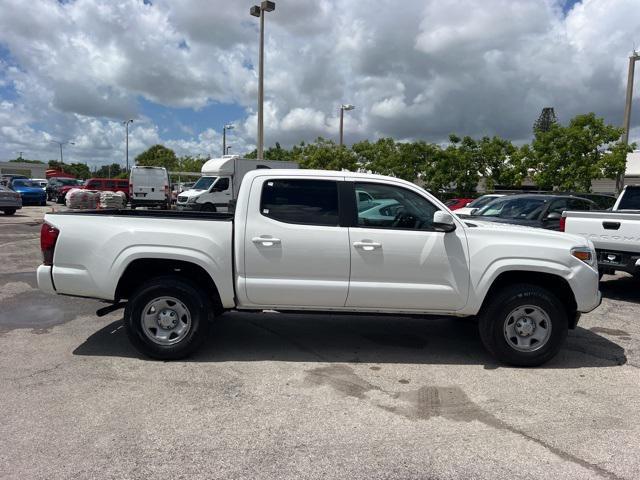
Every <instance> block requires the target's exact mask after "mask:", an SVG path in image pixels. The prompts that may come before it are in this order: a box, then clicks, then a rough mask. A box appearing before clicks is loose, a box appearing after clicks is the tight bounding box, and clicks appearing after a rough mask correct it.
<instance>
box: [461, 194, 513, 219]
mask: <svg viewBox="0 0 640 480" xmlns="http://www.w3.org/2000/svg"><path fill="white" fill-rule="evenodd" d="M500 197H504V194H502V193H489V194H487V195H482V196H481V197H478V198H476V199H475V200H473V201H472V202H470V203H468V204H467V205H466V206H465V207H462V208H458V209H456V215H473V214H474V213H475V212H477V211H478V210H479V209H481V208H482V207H484V206H485V205H487V204H488V203H489V202H492V201H493V200H495V199H496V198H500Z"/></svg>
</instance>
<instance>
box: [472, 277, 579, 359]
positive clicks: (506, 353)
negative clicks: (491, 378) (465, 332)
mask: <svg viewBox="0 0 640 480" xmlns="http://www.w3.org/2000/svg"><path fill="white" fill-rule="evenodd" d="M523 306H533V307H536V308H537V309H539V310H540V311H542V312H544V313H546V315H547V317H548V319H549V322H550V324H551V325H550V326H547V328H549V327H550V329H551V330H550V332H549V334H548V337H547V338H546V340H545V341H544V343H541V345H540V346H538V347H536V346H535V345H534V346H532V347H529V348H531V350H530V351H520V350H517V349H516V348H514V346H512V344H511V343H510V341H508V340H507V338H506V337H507V334H506V333H505V328H507V323H508V322H513V320H512V319H513V317H512V316H511V315H510V314H511V313H512V312H514V310H516V309H517V308H518V307H523ZM510 319H511V320H510ZM543 323H544V324H546V321H545V322H543ZM511 324H512V323H511ZM568 328H569V322H568V319H567V313H566V311H565V309H564V307H563V305H562V303H561V302H560V300H558V298H557V297H556V296H555V295H553V294H552V293H551V292H550V291H548V290H546V289H544V288H542V287H539V286H537V285H530V284H516V285H512V286H509V287H506V288H504V289H503V290H501V291H499V292H497V294H496V295H495V296H494V298H491V299H489V300H488V303H487V305H486V306H485V307H484V308H483V311H482V313H481V314H480V322H479V331H480V338H481V340H482V343H483V344H484V346H485V348H486V349H487V350H488V351H489V353H491V354H492V355H493V356H494V357H495V358H497V359H498V360H499V361H501V362H503V363H506V364H508V365H514V366H518V367H535V366H538V365H542V364H543V363H545V362H548V361H549V360H551V359H552V358H553V357H554V356H555V355H556V354H557V353H558V351H559V350H560V348H561V347H562V345H563V344H564V342H565V340H566V338H567V330H568Z"/></svg>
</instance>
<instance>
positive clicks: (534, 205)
mask: <svg viewBox="0 0 640 480" xmlns="http://www.w3.org/2000/svg"><path fill="white" fill-rule="evenodd" d="M545 203H546V202H545V200H544V199H542V198H534V197H525V198H502V199H498V200H494V201H493V202H491V203H489V204H488V205H486V206H484V207H483V208H481V209H480V211H479V212H478V213H476V215H478V216H483V217H498V218H511V219H524V220H533V219H535V218H537V217H538V215H540V212H542V210H543V209H544V206H545Z"/></svg>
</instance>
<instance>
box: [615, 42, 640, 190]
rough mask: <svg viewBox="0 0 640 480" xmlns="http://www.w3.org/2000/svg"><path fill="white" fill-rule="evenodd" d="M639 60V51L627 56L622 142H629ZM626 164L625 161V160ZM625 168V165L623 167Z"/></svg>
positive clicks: (620, 181) (619, 185)
mask: <svg viewBox="0 0 640 480" xmlns="http://www.w3.org/2000/svg"><path fill="white" fill-rule="evenodd" d="M638 60H640V53H638V52H636V51H635V50H634V51H633V54H632V55H631V56H630V57H629V73H628V75H627V99H626V102H625V104H624V122H623V124H622V128H623V129H624V131H623V132H622V143H624V144H625V145H628V144H629V128H630V127H631V102H632V100H633V75H634V70H635V65H636V62H637V61H638ZM625 165H626V162H625ZM625 168H626V167H625ZM624 175H625V172H622V173H621V174H620V175H619V176H618V178H617V179H616V191H617V192H618V193H620V192H621V191H622V189H623V188H624Z"/></svg>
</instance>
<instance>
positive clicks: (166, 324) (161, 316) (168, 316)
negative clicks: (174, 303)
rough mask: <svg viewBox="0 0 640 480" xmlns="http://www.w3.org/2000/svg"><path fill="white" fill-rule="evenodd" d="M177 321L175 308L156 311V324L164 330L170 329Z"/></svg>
mask: <svg viewBox="0 0 640 480" xmlns="http://www.w3.org/2000/svg"><path fill="white" fill-rule="evenodd" d="M177 323H178V315H177V314H176V312H175V310H171V309H168V308H167V309H165V310H161V311H160V313H158V325H159V326H160V327H161V328H164V329H165V330H171V329H172V328H174V327H175V326H176V325H177Z"/></svg>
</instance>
